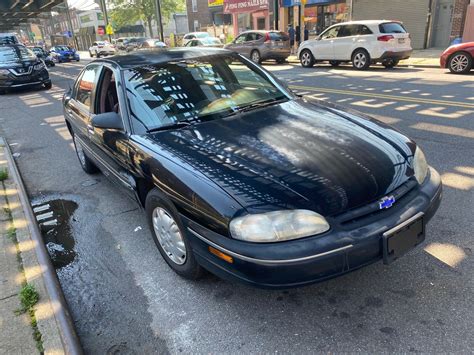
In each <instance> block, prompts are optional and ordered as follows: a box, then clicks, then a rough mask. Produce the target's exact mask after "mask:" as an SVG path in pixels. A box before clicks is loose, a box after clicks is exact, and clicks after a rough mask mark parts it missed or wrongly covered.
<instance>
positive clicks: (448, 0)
mask: <svg viewBox="0 0 474 355" xmlns="http://www.w3.org/2000/svg"><path fill="white" fill-rule="evenodd" d="M453 8H454V6H453V1H452V0H440V1H438V3H437V5H436V17H435V23H434V27H433V39H434V46H435V47H440V48H444V47H447V46H448V45H449V36H450V34H451V25H452V15H453Z"/></svg>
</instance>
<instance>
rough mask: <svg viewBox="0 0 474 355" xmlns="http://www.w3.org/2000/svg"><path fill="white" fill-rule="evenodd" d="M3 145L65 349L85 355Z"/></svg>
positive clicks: (23, 187) (77, 354) (23, 193)
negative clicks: (54, 307) (55, 306)
mask: <svg viewBox="0 0 474 355" xmlns="http://www.w3.org/2000/svg"><path fill="white" fill-rule="evenodd" d="M0 145H3V146H4V149H5V153H6V154H5V155H6V157H7V161H8V168H9V172H10V174H11V178H12V179H13V180H14V182H15V184H16V187H17V189H18V195H19V197H20V202H21V205H22V208H23V211H24V214H25V218H26V221H27V223H28V228H29V230H30V233H31V238H32V239H33V241H34V245H35V251H36V256H37V259H38V263H39V265H40V267H41V269H42V271H43V274H42V277H43V280H44V284H45V286H46V290H47V292H48V294H49V297H50V299H51V302H53V303H54V304H55V305H58V307H57V309H55V317H56V321H57V323H58V325H59V331H60V335H61V340H62V343H63V346H64V350H65V352H66V353H67V354H71V355H82V354H83V351H82V347H81V344H80V341H79V338H78V336H77V334H76V331H75V329H74V323H73V321H72V318H71V316H70V314H69V310H68V306H67V303H66V300H65V298H64V295H63V292H62V289H61V286H60V284H59V280H58V277H57V275H56V272H55V270H54V268H53V265H52V263H51V260H50V258H49V254H48V252H47V250H46V247H45V245H44V243H43V240H42V236H41V232H40V230H39V228H38V224H37V223H36V218H35V216H34V213H33V210H32V208H31V205H30V201H29V199H28V195H27V193H26V189H25V186H24V184H23V180H22V178H21V175H20V173H19V171H18V168H17V166H16V163H15V160H14V158H13V155H12V152H11V150H10V147H9V145H8V142H7V141H6V140H5V139H4V138H1V137H0Z"/></svg>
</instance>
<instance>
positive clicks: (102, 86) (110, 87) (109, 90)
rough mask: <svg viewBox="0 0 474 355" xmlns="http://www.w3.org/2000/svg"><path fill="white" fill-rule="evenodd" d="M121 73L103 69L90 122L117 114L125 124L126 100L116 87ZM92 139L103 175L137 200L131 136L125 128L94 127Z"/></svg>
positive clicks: (109, 68)
mask: <svg viewBox="0 0 474 355" xmlns="http://www.w3.org/2000/svg"><path fill="white" fill-rule="evenodd" d="M117 77H120V76H119V73H118V72H115V71H114V69H112V68H111V67H108V66H105V65H104V66H103V68H102V72H101V74H100V80H99V83H98V85H97V90H96V96H95V104H94V107H93V111H92V113H91V120H92V119H93V118H94V116H95V115H100V114H102V113H109V112H116V113H117V119H118V120H121V121H122V126H124V124H123V121H124V120H123V118H122V111H123V107H125V106H124V101H123V98H120V96H121V95H120V91H119V90H118V87H117V84H118V83H117V81H116V78H117ZM90 140H91V142H92V149H93V151H94V156H95V158H96V160H97V162H98V163H99V165H100V166H101V168H102V169H101V170H102V171H103V173H104V174H105V175H106V176H107V177H108V178H109V179H110V180H112V181H113V182H115V183H116V184H117V185H119V186H120V187H122V188H124V190H125V192H126V193H127V194H128V195H129V196H130V197H132V198H134V197H135V182H134V179H133V177H132V175H131V174H130V173H129V171H131V170H133V167H132V166H131V161H130V156H129V140H128V133H127V132H126V130H125V129H123V130H115V129H104V128H98V127H93V128H92V130H91V131H90Z"/></svg>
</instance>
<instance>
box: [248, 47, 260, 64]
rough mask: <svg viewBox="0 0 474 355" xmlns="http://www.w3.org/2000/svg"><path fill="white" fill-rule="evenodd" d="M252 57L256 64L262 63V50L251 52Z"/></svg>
mask: <svg viewBox="0 0 474 355" xmlns="http://www.w3.org/2000/svg"><path fill="white" fill-rule="evenodd" d="M250 59H251V60H252V62H254V63H256V64H260V63H261V62H262V58H261V57H260V52H259V51H257V50H253V51H252V53H250Z"/></svg>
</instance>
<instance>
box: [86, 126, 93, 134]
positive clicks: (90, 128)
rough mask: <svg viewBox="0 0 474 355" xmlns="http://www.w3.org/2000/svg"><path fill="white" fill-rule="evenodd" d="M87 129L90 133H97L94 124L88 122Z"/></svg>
mask: <svg viewBox="0 0 474 355" xmlns="http://www.w3.org/2000/svg"><path fill="white" fill-rule="evenodd" d="M87 130H88V131H89V133H90V134H95V131H94V126H92V125H90V124H88V125H87Z"/></svg>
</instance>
